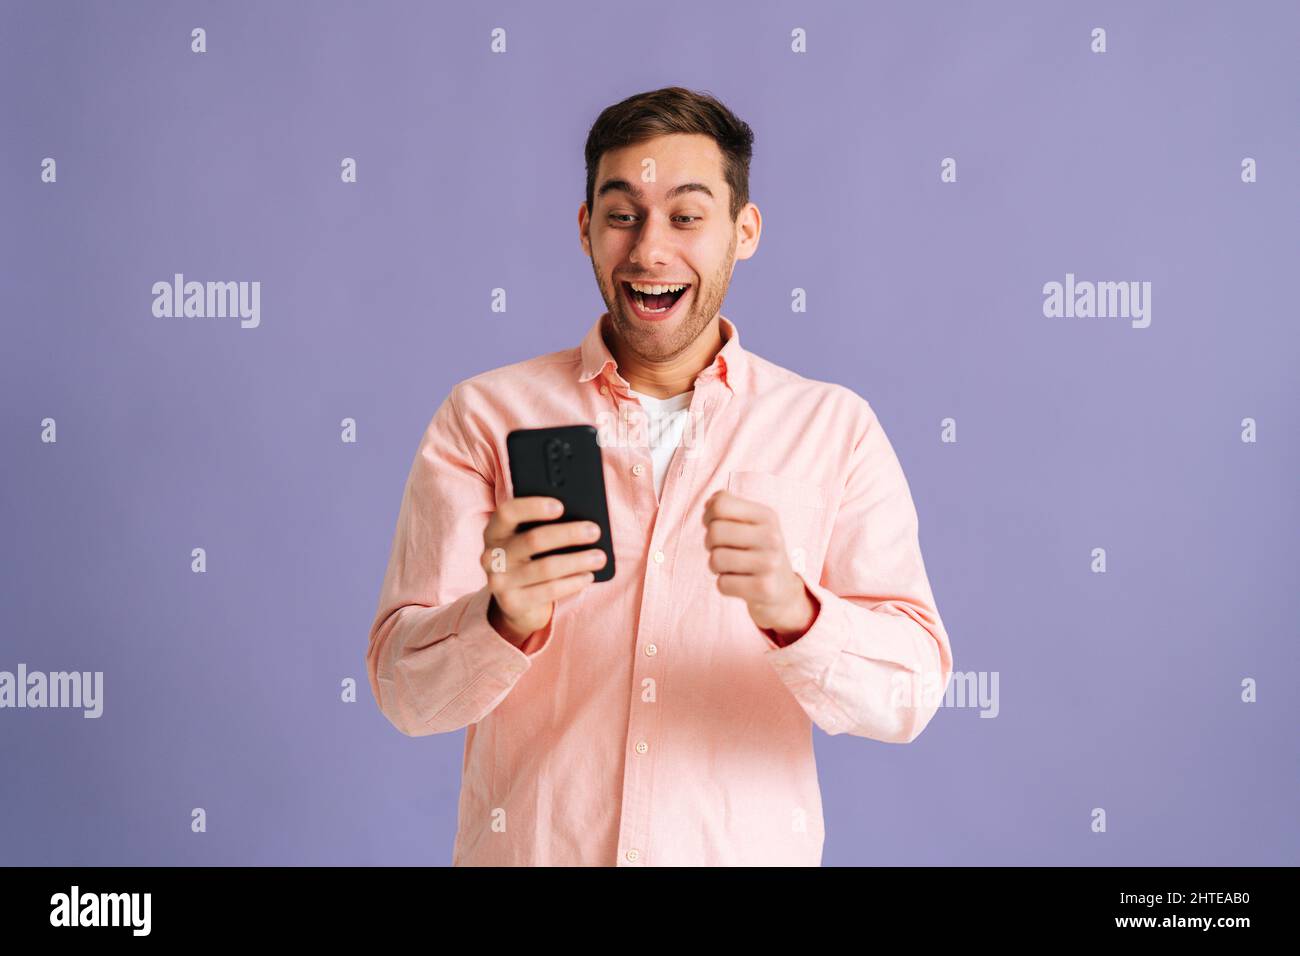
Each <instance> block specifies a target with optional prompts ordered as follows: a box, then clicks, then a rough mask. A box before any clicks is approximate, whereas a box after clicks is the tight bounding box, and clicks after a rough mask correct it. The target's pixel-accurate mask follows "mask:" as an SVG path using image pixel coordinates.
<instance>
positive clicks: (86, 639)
mask: <svg viewBox="0 0 1300 956" xmlns="http://www.w3.org/2000/svg"><path fill="white" fill-rule="evenodd" d="M2 9H3V13H2V14H0V17H2V19H0V110H2V113H0V120H2V122H3V125H2V127H0V129H2V130H3V136H2V137H0V222H2V223H3V229H2V230H0V243H2V244H3V245H2V247H0V255H2V256H3V264H4V265H3V272H2V277H0V283H2V285H0V294H2V297H0V308H2V309H3V345H4V347H3V353H2V357H0V442H2V447H3V455H4V464H3V481H4V493H3V496H2V497H0V528H2V531H0V534H2V535H3V540H4V545H3V555H4V557H3V566H2V567H0V642H2V644H0V670H10V671H13V670H15V669H16V667H17V665H18V663H19V662H23V663H26V664H27V666H28V668H29V669H33V670H43V671H53V670H64V669H75V670H91V671H93V670H102V671H104V672H105V677H104V681H105V688H104V696H105V705H104V706H105V709H104V716H103V717H102V718H100V719H99V720H86V719H83V718H82V716H81V714H80V712H79V711H69V710H44V711H33V710H3V711H0V767H3V768H4V772H3V773H0V861H3V862H5V863H15V864H17V863H26V864H45V863H50V864H154V863H159V864H180V863H212V864H236V863H241V864H242V863H256V864H298V863H306V864H327V863H328V864H335V863H338V864H344V863H349V864H357V863H360V864H370V863H376V864H377V863H394V864H420V863H427V864H445V863H448V862H449V861H450V856H451V845H452V840H453V837H454V833H455V826H456V817H455V814H456V797H457V793H458V788H459V774H460V761H461V754H462V747H463V740H464V738H463V731H462V732H459V733H455V734H448V735H441V736H433V737H424V738H418V739H417V738H407V737H403V736H402V735H401V734H399V733H398V732H397V731H396V730H394V729H393V728H392V727H391V726H390V725H389V724H388V723H387V721H386V720H385V719H384V718H383V717H382V715H381V714H380V713H379V711H378V708H377V707H376V705H375V703H374V701H373V699H372V697H371V695H370V690H369V686H368V684H367V682H366V674H365V667H364V661H363V656H364V653H365V649H366V648H365V644H366V636H367V630H368V627H369V625H370V622H371V618H372V616H373V614H374V611H375V603H376V600H377V597H378V588H379V584H380V580H381V578H382V575H383V571H384V566H385V562H386V560H387V557H388V549H389V545H390V542H391V536H392V532H393V527H394V522H395V520H396V516H397V507H398V504H399V501H400V496H401V491H402V486H403V482H404V480H405V477H406V474H407V469H408V468H409V466H410V462H411V459H412V456H413V455H414V453H415V449H416V447H417V445H418V442H419V439H420V436H421V433H422V432H423V430H424V427H425V426H426V425H427V423H428V421H429V419H430V417H431V416H432V414H433V411H434V409H435V408H436V407H437V405H438V403H439V402H440V401H441V400H442V398H443V396H444V395H445V394H446V393H447V391H448V389H449V388H450V387H451V385H452V384H454V383H455V382H456V381H459V380H460V379H463V378H466V377H469V376H470V375H472V374H475V373H477V372H479V371H482V370H485V369H488V368H491V367H495V366H498V365H503V364H506V363H508V362H513V361H516V360H518V359H522V358H525V357H528V356H532V355H536V354H539V353H541V352H546V351H550V350H553V349H559V348H566V347H569V346H572V345H576V344H577V343H578V341H579V340H580V338H581V336H582V334H583V333H584V332H585V331H586V330H587V328H588V327H589V325H590V324H591V322H592V321H593V320H594V319H595V317H596V316H597V315H598V314H599V313H600V312H601V311H602V310H603V304H602V302H601V300H600V297H599V294H598V291H597V289H596V286H595V283H594V280H593V277H592V274H591V267H590V263H589V262H588V260H587V259H585V258H584V257H583V255H582V253H581V250H580V248H579V245H578V236H577V213H578V205H579V203H580V202H581V201H582V198H583V186H584V169H583V165H582V146H583V141H584V138H585V135H586V132H587V130H588V128H589V126H590V124H591V123H592V121H593V120H594V119H595V117H596V115H597V113H598V112H599V111H600V110H601V109H602V108H603V107H605V106H606V105H608V104H610V103H613V102H616V101H617V100H619V99H622V98H624V97H625V96H628V95H631V94H632V93H635V92H639V91H642V90H647V89H654V88H658V87H661V86H667V85H683V86H687V87H691V88H694V89H702V90H708V91H710V92H713V93H714V94H715V95H717V96H719V97H720V98H721V99H722V100H723V101H724V102H725V103H726V104H727V105H728V106H730V107H731V108H732V109H733V110H735V111H736V112H737V113H738V114H739V115H740V116H741V117H742V118H743V119H745V120H746V121H747V122H749V123H750V124H751V125H752V126H753V128H754V130H755V133H756V146H755V149H756V152H755V158H754V163H753V170H752V180H751V188H752V198H753V199H754V201H755V202H757V203H758V205H759V207H760V209H761V211H762V213H763V216H764V227H765V228H764V234H763V237H762V243H761V247H760V249H759V252H758V254H757V256H756V257H755V258H753V259H751V260H749V261H747V262H742V263H740V264H739V265H738V267H737V270H736V274H735V277H734V280H733V284H732V289H731V292H730V295H729V296H728V298H727V301H726V304H725V306H724V308H723V313H724V314H725V315H727V317H728V318H731V319H732V320H733V321H735V322H736V323H737V325H738V326H739V328H740V330H741V333H742V336H743V341H744V344H745V345H746V347H748V348H750V349H751V350H753V351H755V352H757V353H759V354H761V355H763V356H765V357H767V358H770V359H772V360H773V361H776V362H777V363H779V364H781V365H785V366H787V367H789V368H792V369H794V370H796V371H798V372H800V373H802V374H804V375H807V376H809V377H812V378H817V379H822V380H828V381H834V382H840V383H842V384H844V385H846V386H848V387H850V388H852V389H854V390H855V391H857V392H858V393H859V394H861V395H863V396H864V397H866V398H867V399H868V400H869V401H870V402H871V403H872V405H873V407H874V408H875V409H876V411H877V413H878V415H879V416H880V419H881V421H882V423H883V424H884V426H885V428H886V431H887V433H888V434H889V436H890V438H891V441H892V442H893V443H894V446H895V448H896V450H897V452H898V455H899V458H900V460H901V461H902V463H903V466H904V468H905V470H906V473H907V475H908V479H909V482H910V485H911V488H912V493H913V496H914V499H915V501H916V506H917V510H918V513H919V515H920V523H921V542H922V546H923V550H924V554H925V558H926V564H927V568H928V570H929V573H930V579H931V583H932V585H933V588H934V591H935V595H936V599H937V601H938V606H939V610H940V613H941V614H942V616H943V618H944V621H945V623H946V625H947V626H948V629H949V632H950V635H951V638H952V643H953V649H954V653H955V667H956V669H957V670H959V671H997V672H998V673H999V675H1000V688H999V690H1000V708H1001V710H1000V714H999V716H998V717H997V718H996V719H984V718H980V717H979V713H978V710H977V709H974V708H970V709H962V708H947V707H945V708H942V709H941V710H940V711H939V713H938V714H937V715H936V717H935V719H934V721H933V722H932V724H931V725H930V726H929V727H928V729H927V730H926V731H925V732H924V733H923V734H922V735H921V737H920V738H919V739H918V740H917V741H916V742H915V743H913V744H911V745H908V746H896V745H888V744H882V743H879V742H875V741H871V740H866V739H863V738H856V737H849V736H837V737H834V738H831V737H827V736H826V735H824V734H823V733H822V732H821V731H816V732H815V735H816V746H817V756H818V764H819V767H820V775H821V784H822V792H823V798H824V801H825V810H826V824H827V834H828V835H827V840H826V848H825V856H824V863H825V864H827V865H835V864H943V863H955V864H986V863H991V864H1057V863H1060V864H1106V863H1116V864H1177V865H1186V864H1266V863H1270V864H1276V863H1295V862H1297V858H1298V856H1300V854H1297V848H1298V845H1300V839H1298V837H1300V830H1298V824H1297V815H1296V812H1295V810H1296V802H1295V801H1296V792H1297V790H1296V786H1297V782H1298V781H1297V766H1298V764H1297V753H1296V728H1297V726H1298V725H1300V720H1298V719H1297V718H1298V717H1300V705H1297V695H1296V691H1295V689H1294V688H1291V689H1288V688H1287V686H1286V684H1285V680H1286V678H1287V676H1288V675H1292V674H1294V673H1295V665H1296V662H1297V660H1296V650H1295V648H1296V637H1297V630H1296V624H1295V622H1296V620H1297V617H1298V616H1300V615H1298V613H1297V612H1298V611H1300V600H1298V598H1297V588H1296V571H1295V567H1296V563H1295V562H1296V542H1297V537H1298V536H1297V524H1298V522H1297V504H1296V480H1295V476H1296V473H1297V464H1298V462H1297V450H1296V436H1297V434H1300V428H1298V427H1297V426H1298V424H1300V423H1298V422H1297V407H1298V403H1297V389H1296V374H1295V367H1296V361H1297V354H1296V353H1297V343H1298V342H1300V337H1298V336H1297V333H1296V321H1297V313H1296V306H1295V291H1294V281H1295V275H1296V235H1295V222H1296V212H1297V192H1298V189H1300V187H1298V186H1297V183H1298V182H1300V176H1298V175H1297V169H1296V158H1297V155H1300V135H1298V127H1297V123H1296V117H1297V115H1298V111H1297V105H1298V104H1297V82H1296V81H1297V73H1298V72H1300V71H1298V70H1297V67H1296V57H1295V37H1296V34H1297V28H1300V15H1298V14H1297V7H1296V5H1295V4H1292V3H1251V2H1245V3H1226V2H1225V3H1221V4H1205V3H1195V4H1193V3H1142V4H1132V3H1089V4H1087V5H1065V4H1050V5H1049V4H1043V3H1019V4H1005V3H1004V4H958V3H951V4H948V3H945V4H938V3H889V4H871V5H866V4H861V5H859V4H842V5H831V4H817V5H808V4H805V3H781V4H763V5H760V4H755V3H748V2H747V3H729V4H697V3H689V2H673V3H662V4H657V5H654V6H652V7H646V6H644V5H641V4H625V5H617V6H616V5H612V4H609V3H589V4H577V3H566V4H564V5H563V6H560V7H556V6H554V5H551V4H536V3H517V4H496V5H488V4H483V5H474V8H471V7H470V5H469V4H465V5H458V6H456V7H454V8H453V7H452V6H451V5H444V4H438V5H427V4H417V3H401V4H397V3H382V4H348V5H346V6H345V5H343V4H330V5H328V6H327V5H326V4H318V3H286V2H278V3H271V4H256V5H254V4H238V5H227V4H215V3H213V4H207V3H204V4H189V5H181V4H164V3H150V4H144V3H132V4H130V5H116V4H114V5H109V4H90V3H84V4H69V3H51V4H44V3H39V4H38V3H14V2H5V3H4V4H3V7H2ZM194 26H203V27H205V28H206V29H207V32H208V52H207V53H205V54H203V55H196V54H193V53H191V52H190V49H189V47H190V39H189V32H190V30H191V28H192V27H194ZM496 26H502V27H505V28H506V29H507V31H508V42H509V52H508V53H507V54H505V55H493V54H491V53H490V52H489V49H488V43H489V33H490V31H491V29H492V28H493V27H496ZM1094 26H1103V27H1105V28H1106V29H1107V33H1108V45H1109V52H1107V53H1106V54H1104V55H1098V54H1093V53H1092V52H1090V50H1089V34H1090V31H1091V29H1092V28H1093V27H1094ZM794 27H803V28H805V29H806V30H807V31H808V36H809V39H808V50H809V52H808V53H807V54H804V55H795V54H792V53H791V52H790V50H789V45H790V31H791V29H792V28H794ZM46 156H51V157H54V158H55V159H57V161H58V174H59V180H58V183H57V184H56V185H47V184H43V183H42V182H40V178H39V173H40V162H41V160H42V159H43V158H44V157H46ZM345 156H352V157H355V158H356V159H357V161H358V172H359V182H358V183H357V184H356V185H344V184H343V183H341V182H340V180H339V163H340V160H341V159H342V158H343V157H345ZM945 156H953V157H955V158H956V159H957V161H958V181H957V183H955V184H951V185H945V184H942V183H940V182H939V178H938V174H939V163H940V161H941V160H942V159H943V157H945ZM1245 156H1252V157H1254V158H1255V159H1256V160H1257V162H1258V164H1259V182H1257V183H1255V184H1253V185H1246V184H1243V183H1242V182H1241V181H1240V163H1241V159H1242V158H1243V157H1245ZM175 272H183V273H184V274H185V276H186V277H187V279H196V280H199V281H208V280H220V281H225V280H245V281H251V280H259V281H261V283H262V321H261V327H260V328H256V329H242V328H240V327H239V322H238V320H237V319H213V320H207V319H157V318H154V317H153V316H152V315H151V311H150V310H151V303H152V299H153V297H152V293H151V291H150V287H151V285H152V284H153V283H154V282H155V281H159V280H170V278H171V276H172V274H173V273H175ZM1067 272H1073V273H1075V274H1076V276H1077V277H1078V278H1079V279H1080V280H1084V279H1088V280H1094V281H1099V280H1138V281H1142V280H1146V281H1150V282H1152V283H1153V287H1154V288H1153V293H1152V306H1153V311H1152V323H1151V326H1150V328H1147V329H1134V328H1131V327H1130V325H1129V322H1128V320H1124V319H1101V318H1096V319H1064V318H1062V319H1048V318H1045V317H1044V316H1043V314H1042V301H1043V295H1042V286H1043V283H1045V282H1048V281H1053V280H1054V281H1063V280H1064V278H1065V274H1066V273H1067ZM497 286H501V287H505V288H507V289H508V292H509V305H510V310H509V312H507V313H506V314H495V313H493V312H491V311H490V309H489V301H490V300H489V297H490V290H491V289H492V288H494V287H497ZM794 287H801V288H805V289H807V290H808V302H809V311H808V312H807V313H806V314H792V313H791V312H790V308H789V301H790V299H789V297H790V290H791V289H792V288H794ZM534 290H535V291H536V293H537V294H536V297H533V296H532V295H531V292H532V291H534ZM46 416H52V417H54V418H56V419H57V421H58V443H57V444H53V445H49V444H42V443H41V442H40V440H39V432H40V421H41V419H42V418H44V417H46ZM349 416H350V417H353V418H355V419H356V420H357V422H358V428H359V441H358V443H357V444H355V445H348V444H343V443H341V442H340V440H339V423H340V420H341V419H343V418H344V417H349ZM947 416H952V417H955V418H956V419H957V423H958V439H959V441H958V442H957V444H955V445H954V444H943V443H941V442H940V440H939V423H940V420H941V419H943V418H945V417H947ZM1247 416H1250V417H1253V418H1255V419H1256V420H1257V421H1258V423H1259V426H1258V427H1259V441H1258V443H1257V444H1243V443H1242V442H1241V441H1240V440H1239V433H1240V422H1241V419H1242V418H1244V417H1247ZM196 546H197V547H204V548H206V549H207V555H208V571H207V573H206V574H201V575H200V574H194V573H192V572H191V571H190V549H191V548H193V547H196ZM1094 547H1104V548H1106V549H1107V555H1108V568H1109V570H1108V572H1107V573H1106V574H1102V575H1099V574H1093V573H1092V572H1091V571H1090V569H1089V563H1090V552H1091V549H1092V548H1094ZM349 676H350V677H353V678H355V679H356V680H357V682H358V701H357V702H356V703H355V704H345V703H342V702H340V700H339V687H340V681H341V680H342V679H343V678H345V677H349ZM1243 677H1254V678H1256V679H1257V680H1258V681H1259V701H1258V703H1255V704H1250V705H1247V704H1244V703H1242V702H1240V700H1239V695H1240V682H1241V680H1242V678H1243ZM196 806H201V807H204V808H206V810H207V813H208V831H207V833H204V834H194V833H191V832H190V810H191V808H193V807H196ZM1093 807H1104V808H1105V809H1106V811H1107V814H1108V832H1107V833H1105V834H1095V833H1092V832H1091V830H1090V828H1089V824H1090V816H1089V814H1090V811H1091V809H1092V808H1093Z"/></svg>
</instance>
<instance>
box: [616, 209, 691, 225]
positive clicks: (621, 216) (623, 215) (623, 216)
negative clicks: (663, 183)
mask: <svg viewBox="0 0 1300 956" xmlns="http://www.w3.org/2000/svg"><path fill="white" fill-rule="evenodd" d="M635 218H636V217H635V216H634V215H633V214H632V213H630V212H611V213H610V214H609V219H610V220H611V221H612V222H627V221H628V220H629V219H635ZM673 218H674V219H689V220H691V222H689V223H687V224H686V225H692V224H694V223H695V221H696V220H698V219H703V218H704V217H703V216H674V217H673Z"/></svg>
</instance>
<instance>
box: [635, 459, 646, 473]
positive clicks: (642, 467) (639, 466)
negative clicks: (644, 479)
mask: <svg viewBox="0 0 1300 956" xmlns="http://www.w3.org/2000/svg"><path fill="white" fill-rule="evenodd" d="M644 471H645V465H643V464H641V463H640V462H639V461H638V462H637V463H636V464H635V465H633V466H632V474H634V475H640V474H641V473H642V472H644Z"/></svg>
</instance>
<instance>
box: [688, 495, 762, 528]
mask: <svg viewBox="0 0 1300 956" xmlns="http://www.w3.org/2000/svg"><path fill="white" fill-rule="evenodd" d="M771 513H772V509H771V508H769V507H768V506H767V505H764V504H760V503H759V502H757V501H750V500H749V499H748V498H742V497H740V496H739V495H733V494H732V493H731V492H729V491H719V492H717V493H716V494H715V495H714V496H713V497H712V498H710V499H709V500H708V503H706V504H705V506H704V523H705V524H708V523H709V522H710V521H712V520H714V519H715V518H728V519H730V520H732V521H750V522H757V521H764V520H766V518H767V516H768V515H769V514H771Z"/></svg>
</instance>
